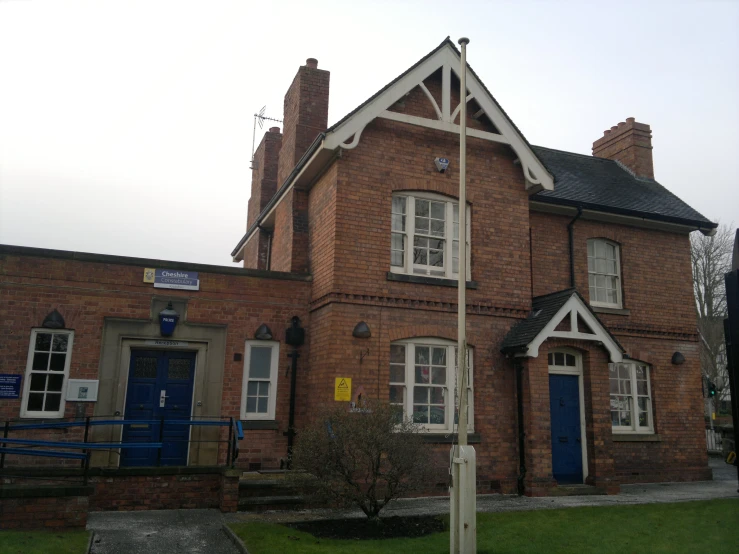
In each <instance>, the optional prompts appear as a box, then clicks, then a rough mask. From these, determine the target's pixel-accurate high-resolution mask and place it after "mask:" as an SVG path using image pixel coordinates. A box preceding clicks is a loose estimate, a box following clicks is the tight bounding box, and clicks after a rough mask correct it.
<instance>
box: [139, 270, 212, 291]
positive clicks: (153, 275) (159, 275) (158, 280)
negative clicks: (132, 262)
mask: <svg viewBox="0 0 739 554" xmlns="http://www.w3.org/2000/svg"><path fill="white" fill-rule="evenodd" d="M144 283H154V288H158V289H179V290H200V279H199V278H198V272H197V271H182V270H179V269H153V268H146V269H145V270H144Z"/></svg>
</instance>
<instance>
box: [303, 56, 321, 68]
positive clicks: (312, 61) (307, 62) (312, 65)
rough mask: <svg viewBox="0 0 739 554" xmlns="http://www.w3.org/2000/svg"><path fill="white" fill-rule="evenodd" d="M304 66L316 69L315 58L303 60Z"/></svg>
mask: <svg viewBox="0 0 739 554" xmlns="http://www.w3.org/2000/svg"><path fill="white" fill-rule="evenodd" d="M305 65H307V66H308V67H310V68H311V69H318V60H317V59H315V58H308V59H307V60H305Z"/></svg>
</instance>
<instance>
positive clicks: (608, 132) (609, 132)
mask: <svg viewBox="0 0 739 554" xmlns="http://www.w3.org/2000/svg"><path fill="white" fill-rule="evenodd" d="M610 134H611V130H610V129H606V130H605V131H603V136H604V137H605V136H608V135H610Z"/></svg>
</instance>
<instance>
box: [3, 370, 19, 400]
mask: <svg viewBox="0 0 739 554" xmlns="http://www.w3.org/2000/svg"><path fill="white" fill-rule="evenodd" d="M20 396H21V376H20V375H10V374H0V398H20Z"/></svg>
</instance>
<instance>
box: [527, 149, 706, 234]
mask: <svg viewBox="0 0 739 554" xmlns="http://www.w3.org/2000/svg"><path fill="white" fill-rule="evenodd" d="M532 148H533V150H534V153H535V154H536V155H537V157H539V159H540V160H541V161H542V163H543V164H544V165H545V166H546V167H547V169H548V170H549V171H551V172H552V174H553V175H554V190H552V191H549V190H544V191H540V192H538V193H536V194H535V195H533V196H532V197H531V200H534V201H538V202H547V203H550V204H560V205H565V206H580V207H582V208H584V209H591V210H598V211H601V212H611V213H616V214H621V215H631V216H636V217H643V218H647V219H656V220H660V221H666V222H670V223H680V224H683V225H691V226H693V225H694V226H698V227H703V228H704V229H705V228H709V229H712V228H714V227H717V226H718V224H716V223H713V222H712V221H710V220H709V219H707V218H706V217H704V216H703V215H702V214H700V213H698V212H697V211H695V210H694V209H693V208H691V207H690V206H688V205H687V204H686V203H685V202H683V201H682V200H680V199H679V198H678V197H677V196H675V195H674V194H672V193H671V192H670V191H669V190H667V189H666V188H665V187H663V186H662V185H660V184H659V183H658V182H657V181H655V180H653V179H646V178H641V177H636V176H635V175H634V174H633V173H631V172H630V171H628V170H627V169H626V168H625V167H624V166H622V165H621V164H619V163H618V162H616V161H613V160H606V159H603V158H596V157H594V156H586V155H583V154H575V153H572V152H564V151H562V150H553V149H551V148H545V147H543V146H533V147H532Z"/></svg>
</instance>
